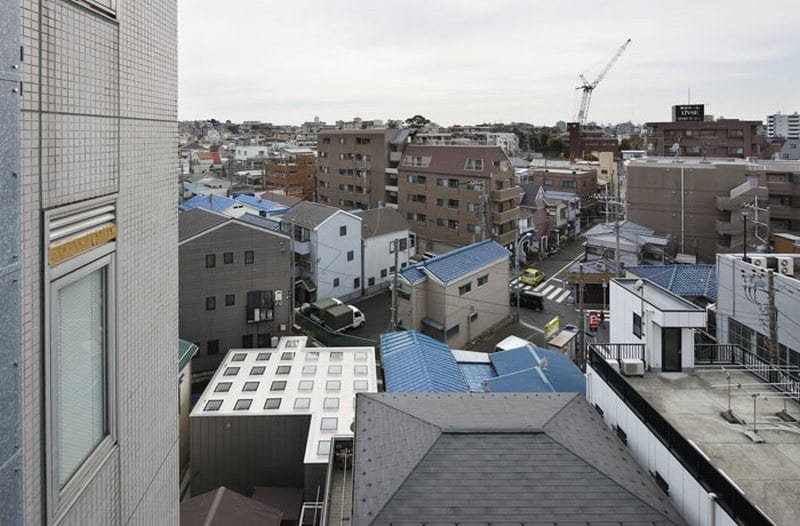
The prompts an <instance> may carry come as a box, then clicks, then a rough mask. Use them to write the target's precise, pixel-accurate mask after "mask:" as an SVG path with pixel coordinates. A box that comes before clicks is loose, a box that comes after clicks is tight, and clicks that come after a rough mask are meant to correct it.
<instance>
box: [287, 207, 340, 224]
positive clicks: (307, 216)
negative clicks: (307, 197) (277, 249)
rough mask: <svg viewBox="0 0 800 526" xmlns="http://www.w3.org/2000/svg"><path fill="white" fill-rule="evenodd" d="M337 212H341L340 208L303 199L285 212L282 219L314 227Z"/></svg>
mask: <svg viewBox="0 0 800 526" xmlns="http://www.w3.org/2000/svg"><path fill="white" fill-rule="evenodd" d="M336 212H339V209H338V208H334V207H332V206H328V205H324V204H322V203H311V202H308V201H301V202H299V203H297V204H296V205H294V206H293V207H292V209H291V210H289V211H288V212H286V213H285V214H283V215H282V216H281V220H282V221H286V222H289V223H293V224H295V225H300V226H304V227H306V228H309V229H314V228H316V227H318V226H319V225H321V224H322V223H323V222H324V221H325V220H326V219H328V218H329V217H331V216H332V215H333V214H335V213H336Z"/></svg>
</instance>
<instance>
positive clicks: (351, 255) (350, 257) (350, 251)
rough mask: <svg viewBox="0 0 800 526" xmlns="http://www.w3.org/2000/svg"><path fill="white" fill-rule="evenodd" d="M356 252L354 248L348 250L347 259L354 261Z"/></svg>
mask: <svg viewBox="0 0 800 526" xmlns="http://www.w3.org/2000/svg"><path fill="white" fill-rule="evenodd" d="M353 255H354V252H353V251H352V250H348V251H347V261H353Z"/></svg>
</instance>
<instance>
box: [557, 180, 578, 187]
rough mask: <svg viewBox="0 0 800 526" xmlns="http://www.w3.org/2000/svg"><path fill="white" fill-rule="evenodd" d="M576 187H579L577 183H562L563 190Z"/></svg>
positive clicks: (568, 181) (567, 181) (566, 181)
mask: <svg viewBox="0 0 800 526" xmlns="http://www.w3.org/2000/svg"><path fill="white" fill-rule="evenodd" d="M576 186H577V185H576V183H575V181H570V180H563V181H561V187H562V188H575V187H576Z"/></svg>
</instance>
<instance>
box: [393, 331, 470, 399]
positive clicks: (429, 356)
mask: <svg viewBox="0 0 800 526" xmlns="http://www.w3.org/2000/svg"><path fill="white" fill-rule="evenodd" d="M381 357H382V363H383V371H384V378H385V380H386V391H387V392H395V393H447V392H468V391H469V387H468V386H467V382H466V380H465V379H464V375H463V374H462V372H461V369H459V367H458V364H457V363H456V360H455V358H453V355H452V354H451V353H450V348H449V347H447V345H445V344H444V343H442V342H440V341H438V340H434V339H433V338H431V337H429V336H426V335H424V334H422V333H420V332H417V331H400V332H392V333H385V334H382V335H381Z"/></svg>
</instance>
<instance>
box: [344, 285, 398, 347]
mask: <svg viewBox="0 0 800 526" xmlns="http://www.w3.org/2000/svg"><path fill="white" fill-rule="evenodd" d="M348 303H350V304H351V305H355V306H356V307H358V308H359V309H361V312H363V313H364V316H365V317H366V318H367V323H366V324H365V325H364V326H363V327H362V328H360V329H353V330H350V331H347V334H349V335H351V336H359V337H361V338H369V339H370V340H375V341H378V340H379V339H380V336H381V334H382V333H384V332H387V331H389V330H390V329H389V325H390V323H391V320H392V311H391V303H392V294H391V293H390V292H389V289H386V290H385V291H383V292H381V293H380V294H376V295H375V296H370V297H367V298H359V299H357V300H354V301H350V302H348Z"/></svg>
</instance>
